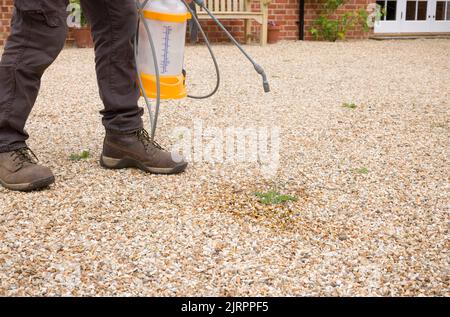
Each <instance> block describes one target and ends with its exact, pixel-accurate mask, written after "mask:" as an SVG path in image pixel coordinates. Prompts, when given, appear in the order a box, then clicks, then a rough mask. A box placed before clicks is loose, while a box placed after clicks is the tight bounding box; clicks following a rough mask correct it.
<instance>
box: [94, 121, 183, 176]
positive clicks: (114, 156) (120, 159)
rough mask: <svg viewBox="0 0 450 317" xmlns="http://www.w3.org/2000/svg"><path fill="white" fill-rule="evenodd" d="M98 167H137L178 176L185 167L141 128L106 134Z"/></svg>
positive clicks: (181, 160) (181, 161)
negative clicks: (128, 132) (126, 132)
mask: <svg viewBox="0 0 450 317" xmlns="http://www.w3.org/2000/svg"><path fill="white" fill-rule="evenodd" d="M100 164H101V165H102V166H103V167H106V168H113V169H119V168H128V167H136V168H139V169H141V170H143V171H145V172H149V173H154V174H177V173H181V172H183V171H184V170H185V169H186V166H187V165H188V163H187V162H185V161H184V160H183V159H182V158H180V159H178V158H175V157H172V154H171V153H170V152H168V151H165V150H164V149H163V148H162V147H161V146H160V145H159V144H158V143H156V142H155V141H152V140H151V139H150V136H149V135H148V133H147V131H145V130H144V129H141V130H139V131H137V132H134V133H131V134H118V133H112V132H106V137H105V141H104V143H103V153H102V156H101V158H100Z"/></svg>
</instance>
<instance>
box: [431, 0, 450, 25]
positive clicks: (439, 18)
mask: <svg viewBox="0 0 450 317" xmlns="http://www.w3.org/2000/svg"><path fill="white" fill-rule="evenodd" d="M433 2H434V7H433V10H432V12H433V14H432V16H433V25H432V27H431V32H450V1H433Z"/></svg>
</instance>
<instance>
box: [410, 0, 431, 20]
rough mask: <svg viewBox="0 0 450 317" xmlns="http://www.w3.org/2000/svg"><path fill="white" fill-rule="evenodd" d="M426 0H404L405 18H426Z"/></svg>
mask: <svg viewBox="0 0 450 317" xmlns="http://www.w3.org/2000/svg"><path fill="white" fill-rule="evenodd" d="M427 6H428V1H407V2H406V17H405V18H406V20H407V21H424V20H426V19H427Z"/></svg>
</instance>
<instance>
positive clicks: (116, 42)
mask: <svg viewBox="0 0 450 317" xmlns="http://www.w3.org/2000/svg"><path fill="white" fill-rule="evenodd" d="M68 2H69V1H68V0H15V3H14V4H15V12H14V15H13V18H12V21H11V34H10V36H9V37H8V40H7V42H6V45H5V48H4V53H3V56H2V59H1V62H0V152H9V151H13V150H16V149H19V148H22V147H25V146H26V143H25V142H26V140H27V139H28V134H27V132H26V131H25V129H24V127H25V123H26V121H27V118H28V116H29V114H30V112H31V109H32V108H33V105H34V103H35V101H36V98H37V95H38V92H39V87H40V83H41V77H42V75H43V73H44V71H45V70H46V68H47V67H48V66H50V65H51V63H52V62H53V61H54V60H55V59H56V57H57V56H58V54H59V53H60V51H61V49H62V48H63V46H64V43H65V39H66V34H67V22H66V19H67V15H68V13H67V12H66V8H67V5H68ZM81 6H82V9H83V12H84V13H85V15H86V16H87V18H88V20H89V22H90V25H91V29H92V34H93V37H94V43H95V62H96V72H97V80H98V86H99V90H100V97H101V99H102V101H103V104H104V110H102V111H101V112H100V113H101V114H102V116H103V119H102V121H103V125H104V126H105V128H106V129H107V130H110V131H116V132H134V131H137V130H139V129H141V128H142V114H143V109H142V108H140V107H138V99H139V88H138V86H137V83H136V79H137V78H136V71H135V61H134V55H133V41H132V39H133V37H134V34H135V32H136V28H137V12H136V6H135V2H134V1H133V0H81ZM61 98H64V96H61Z"/></svg>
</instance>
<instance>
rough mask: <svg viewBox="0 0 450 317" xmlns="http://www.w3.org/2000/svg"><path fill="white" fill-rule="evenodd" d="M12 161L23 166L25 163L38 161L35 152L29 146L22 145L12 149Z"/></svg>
mask: <svg viewBox="0 0 450 317" xmlns="http://www.w3.org/2000/svg"><path fill="white" fill-rule="evenodd" d="M12 156H13V157H14V158H13V162H16V163H17V164H18V165H19V166H20V167H23V166H24V164H25V163H29V164H37V162H38V161H39V160H38V158H37V157H36V154H34V152H33V151H32V150H31V149H30V148H29V147H24V148H21V149H18V150H15V151H13V154H12Z"/></svg>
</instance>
